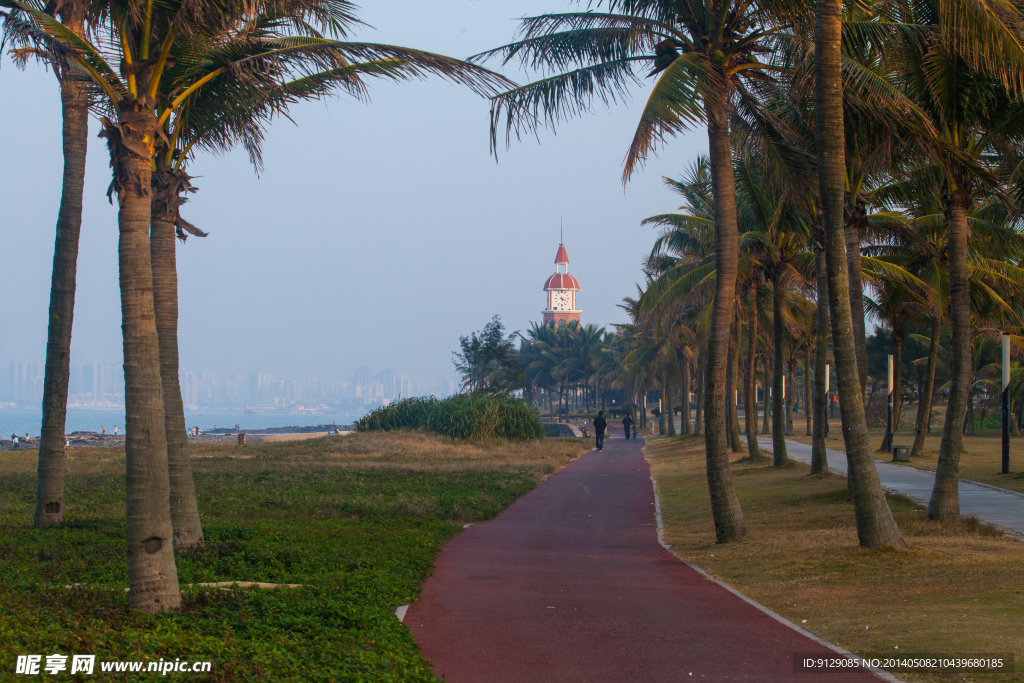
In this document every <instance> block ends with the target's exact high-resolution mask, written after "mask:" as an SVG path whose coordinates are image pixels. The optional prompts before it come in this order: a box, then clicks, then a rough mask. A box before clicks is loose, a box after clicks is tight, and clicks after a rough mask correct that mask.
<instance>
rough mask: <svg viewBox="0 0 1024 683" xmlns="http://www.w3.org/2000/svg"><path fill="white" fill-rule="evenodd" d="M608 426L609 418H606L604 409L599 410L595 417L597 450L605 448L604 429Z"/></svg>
mask: <svg viewBox="0 0 1024 683" xmlns="http://www.w3.org/2000/svg"><path fill="white" fill-rule="evenodd" d="M607 428H608V420H606V419H604V411H603V410H599V411H597V417H595V418H594V436H596V437H597V450H599V451H603V450H604V430H605V429H607Z"/></svg>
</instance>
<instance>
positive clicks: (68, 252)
mask: <svg viewBox="0 0 1024 683" xmlns="http://www.w3.org/2000/svg"><path fill="white" fill-rule="evenodd" d="M48 10H49V12H50V13H51V14H52V15H54V16H55V17H56V18H58V19H59V20H60V21H61V23H63V24H64V25H65V26H66V27H67V28H68V29H69V30H70V31H71V32H73V33H75V34H76V35H81V34H82V33H83V32H84V31H85V24H86V14H87V11H86V4H85V3H84V2H82V1H80V0H65V1H63V2H56V3H52V4H51V5H50V6H49V7H48ZM4 23H5V27H4V28H5V31H4V33H5V34H6V35H9V36H10V37H12V38H13V39H15V40H16V41H17V42H27V43H29V44H27V45H22V46H21V47H19V48H16V49H15V50H13V51H12V52H13V57H14V59H15V62H16V63H18V64H19V65H21V66H24V64H25V62H26V61H27V60H28V59H29V58H30V57H37V58H42V59H45V60H46V61H47V62H48V63H49V64H50V65H51V66H52V67H53V71H54V74H55V75H56V76H57V81H58V83H59V86H60V102H61V122H62V128H61V138H62V151H63V156H64V171H63V177H62V179H61V197H60V208H59V209H58V210H57V228H56V231H55V235H54V247H53V268H52V271H51V275H50V307H49V315H48V317H47V330H46V362H45V366H44V371H43V373H44V374H43V406H42V412H43V420H42V426H41V428H40V432H39V464H38V474H37V477H36V510H35V520H34V523H35V526H36V527H37V528H41V527H46V526H49V525H51V524H58V523H60V522H63V521H64V511H65V506H64V434H65V422H66V420H67V400H68V382H69V380H70V376H71V329H72V324H73V321H74V313H75V290H76V284H77V272H78V240H79V235H80V234H81V229H82V194H83V192H84V188H85V158H86V150H87V148H88V136H89V95H88V91H87V82H86V80H85V79H84V78H83V76H82V74H81V73H79V72H78V70H77V69H76V68H75V65H74V63H73V62H69V61H68V60H67V59H65V58H64V56H63V54H62V51H61V50H60V48H59V46H54V45H52V44H47V45H45V46H44V45H41V44H39V41H37V40H33V38H32V36H31V35H24V34H21V33H20V32H19V30H18V29H19V26H20V22H18V21H17V18H16V17H8V20H7V21H5V22H4ZM22 37H24V38H26V39H27V40H26V41H21V40H19V38H22ZM47 42H48V41H47ZM33 43H35V44H33Z"/></svg>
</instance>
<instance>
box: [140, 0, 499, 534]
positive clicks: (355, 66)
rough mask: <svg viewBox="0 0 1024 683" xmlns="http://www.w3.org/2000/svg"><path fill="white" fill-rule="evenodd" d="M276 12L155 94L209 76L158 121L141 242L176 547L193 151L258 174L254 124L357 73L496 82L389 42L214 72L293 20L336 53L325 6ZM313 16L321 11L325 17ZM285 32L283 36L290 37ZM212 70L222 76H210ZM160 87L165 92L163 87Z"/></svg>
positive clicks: (183, 503)
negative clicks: (183, 279)
mask: <svg viewBox="0 0 1024 683" xmlns="http://www.w3.org/2000/svg"><path fill="white" fill-rule="evenodd" d="M284 9H285V10H286V11H287V12H288V13H289V16H288V19H289V20H290V21H289V22H287V23H284V22H282V17H280V16H277V15H276V14H273V13H271V14H264V15H260V16H258V17H256V18H254V19H253V20H251V21H250V22H249V24H248V25H247V26H246V28H245V30H244V31H243V32H240V33H227V34H226V35H224V36H222V37H221V38H220V39H219V40H216V41H210V43H208V44H204V46H205V47H206V48H207V49H206V51H205V52H204V53H201V54H192V55H190V61H189V62H188V63H179V64H178V65H177V67H176V68H175V69H171V70H169V72H168V78H167V79H165V80H164V81H163V82H162V83H163V84H164V85H163V86H162V87H161V93H160V94H161V95H163V96H164V97H166V98H167V99H168V100H172V99H173V98H174V92H173V88H174V87H175V84H176V83H177V82H178V81H179V80H180V79H182V78H185V79H193V80H200V79H202V78H206V77H208V76H210V75H211V74H215V77H214V78H213V79H212V80H210V81H208V82H207V83H206V85H205V86H204V87H203V88H201V89H200V90H198V91H196V93H195V94H194V95H193V96H192V97H191V98H189V100H187V101H186V102H183V103H182V104H181V106H179V107H178V108H177V109H175V111H174V112H173V113H172V116H170V117H168V118H166V119H165V120H164V121H163V128H162V132H163V135H162V136H161V139H162V140H167V141H168V143H166V144H163V145H162V146H161V147H160V149H159V153H158V154H157V157H156V164H155V168H154V174H153V198H152V224H151V225H152V227H151V231H150V246H151V253H152V260H153V292H154V305H155V311H156V321H157V329H158V332H159V337H160V358H161V376H162V383H163V392H164V408H165V410H164V412H165V423H166V426H167V448H168V463H169V467H170V487H171V488H170V490H171V493H170V496H171V497H170V503H171V518H172V521H173V526H174V547H175V549H176V550H185V549H188V548H192V547H195V546H197V545H201V544H202V539H203V535H202V527H201V525H200V520H199V510H198V504H197V501H196V496H195V486H194V483H193V480H192V473H191V467H190V465H189V459H188V455H187V443H188V440H187V436H186V426H185V413H184V405H183V402H182V400H181V388H180V385H179V380H178V376H179V369H178V288H177V270H176V263H175V259H176V254H175V247H174V237H175V235H177V236H178V237H179V238H180V239H181V240H182V242H184V240H185V238H186V237H187V236H188V235H189V234H192V235H199V236H205V235H206V233H204V232H202V231H201V230H199V229H197V228H195V227H194V226H193V225H191V224H190V223H189V222H188V221H186V220H185V219H184V218H182V216H181V212H180V209H181V206H182V204H184V203H185V201H186V200H187V196H188V194H189V193H191V192H194V191H195V188H194V187H193V186H192V184H191V182H190V180H191V179H190V177H189V176H188V174H187V172H186V169H187V165H188V161H189V160H190V158H191V157H192V155H193V154H195V153H196V152H197V151H199V150H207V151H212V152H223V151H226V150H228V149H230V148H231V147H233V146H234V145H236V144H240V145H242V146H243V147H244V148H245V150H246V151H247V152H248V155H249V158H250V160H251V161H252V163H253V165H254V167H255V168H256V170H257V171H259V170H260V169H261V167H262V156H261V143H262V139H263V135H262V128H263V127H265V126H266V125H267V124H268V123H269V122H270V120H271V118H272V117H273V116H274V115H275V114H278V113H283V112H284V111H285V110H286V108H287V106H288V105H290V104H292V103H294V102H296V101H298V100H301V99H313V98H318V97H321V96H323V95H325V94H328V93H330V92H331V91H333V90H343V91H344V92H346V93H347V94H349V95H351V96H353V97H356V98H357V99H366V97H367V92H368V90H367V88H366V86H365V84H364V80H363V79H365V78H368V77H374V78H386V79H390V80H393V81H401V80H408V79H411V78H418V77H423V76H426V75H430V74H435V75H440V76H442V77H445V78H448V79H450V80H452V81H454V82H456V83H460V82H461V83H466V84H468V85H469V86H470V87H472V88H474V89H475V90H477V92H480V93H483V92H485V91H486V90H487V89H489V88H492V87H493V85H490V84H494V83H503V82H504V81H503V80H502V79H500V77H497V76H496V75H492V74H488V73H487V72H485V71H484V70H482V69H480V68H479V67H476V66H474V65H470V64H467V63H465V62H460V61H459V60H454V59H451V58H448V57H444V56H442V55H435V54H431V53H426V52H422V51H419V50H414V49H410V48H392V47H389V46H372V47H374V48H375V49H381V48H386V51H385V52H383V53H382V54H376V53H374V52H373V51H369V52H354V54H352V55H347V56H346V57H347V59H346V60H345V61H344V62H342V63H341V64H329V63H325V62H321V64H322V65H323V66H328V67H330V68H328V69H326V70H324V71H320V72H315V73H304V74H300V75H299V77H298V78H295V79H293V80H286V77H287V75H288V74H287V73H285V72H283V71H282V72H281V73H279V75H278V79H279V80H278V79H274V80H271V77H272V74H270V73H265V74H264V75H263V76H264V77H263V78H262V79H260V80H253V79H250V78H247V77H246V74H245V72H241V73H235V72H233V71H231V70H227V71H223V70H222V67H221V65H222V64H224V63H225V61H228V56H229V55H231V54H233V53H236V52H238V51H244V50H246V49H247V48H249V46H250V45H251V44H253V43H259V42H263V43H266V42H268V41H277V40H281V39H282V38H284V37H285V36H282V35H281V30H282V28H284V27H288V26H290V24H291V23H292V22H295V23H298V25H299V26H301V27H302V28H304V29H305V30H306V32H307V33H308V34H309V35H306V36H301V37H298V39H300V40H306V41H312V42H325V45H326V49H328V50H331V51H334V50H337V49H338V45H339V44H338V43H337V42H333V41H331V42H326V41H324V40H323V36H322V35H321V34H320V32H319V31H318V30H317V29H316V27H315V26H313V25H311V23H310V22H311V21H313V20H316V19H318V18H319V17H320V16H321V12H323V11H325V10H326V11H327V12H330V11H331V10H330V9H329V8H325V7H324V6H322V5H321V4H320V3H319V2H317V1H314V2H313V4H311V5H302V4H290V5H288V6H287V7H286V8H284ZM322 16H323V17H330V14H326V15H322ZM327 23H328V24H329V26H330V27H332V28H333V32H334V33H335V34H336V35H342V36H343V35H344V29H345V28H346V27H348V26H350V25H351V24H352V23H354V17H351V16H348V15H345V14H338V15H337V16H334V17H333V19H330V20H329V21H328V22H327ZM233 28H234V27H232V30H233ZM287 37H288V38H289V39H291V40H295V39H296V38H297V37H295V36H287ZM346 47H349V44H346ZM360 58H361V59H360ZM314 64H316V62H314ZM281 66H283V65H279V68H280V67H281ZM186 70H187V71H186ZM189 71H191V72H192V73H188V72H189ZM218 71H221V72H220V73H216V72H218ZM165 88H166V89H167V92H163V90H164V89H165Z"/></svg>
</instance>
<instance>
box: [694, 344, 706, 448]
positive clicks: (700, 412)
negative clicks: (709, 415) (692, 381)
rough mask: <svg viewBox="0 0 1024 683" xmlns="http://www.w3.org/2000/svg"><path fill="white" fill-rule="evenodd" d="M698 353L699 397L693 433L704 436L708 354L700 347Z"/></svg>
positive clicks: (695, 404)
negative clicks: (705, 381) (705, 372)
mask: <svg viewBox="0 0 1024 683" xmlns="http://www.w3.org/2000/svg"><path fill="white" fill-rule="evenodd" d="M696 351H697V352H698V356H697V396H696V400H695V401H694V406H693V433H694V434H703V433H704V363H702V362H701V361H705V360H706V358H707V354H706V353H705V352H704V351H703V348H702V347H700V346H698V347H697V348H696Z"/></svg>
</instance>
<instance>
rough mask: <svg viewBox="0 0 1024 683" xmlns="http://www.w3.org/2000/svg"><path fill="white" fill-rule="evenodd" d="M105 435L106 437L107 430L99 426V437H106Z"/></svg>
mask: <svg viewBox="0 0 1024 683" xmlns="http://www.w3.org/2000/svg"><path fill="white" fill-rule="evenodd" d="M106 435H107V428H106V427H104V426H103V425H100V436H106Z"/></svg>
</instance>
